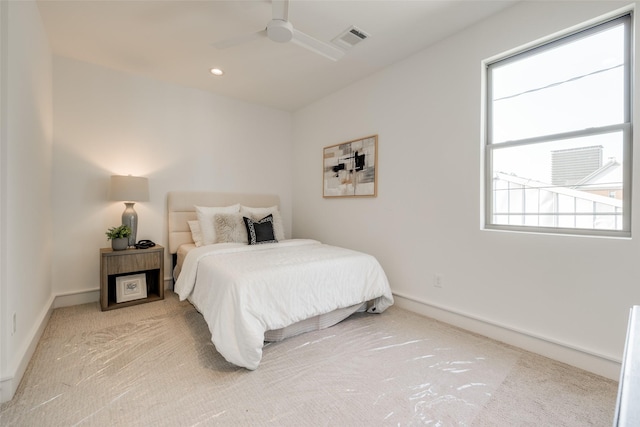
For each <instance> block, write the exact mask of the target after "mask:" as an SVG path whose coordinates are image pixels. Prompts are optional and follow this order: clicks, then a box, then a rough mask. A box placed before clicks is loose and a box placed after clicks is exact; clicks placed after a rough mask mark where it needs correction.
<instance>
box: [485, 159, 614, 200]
mask: <svg viewBox="0 0 640 427" xmlns="http://www.w3.org/2000/svg"><path fill="white" fill-rule="evenodd" d="M605 166H606V165H605ZM603 168H604V166H603ZM601 169H602V168H601ZM599 170H600V169H599ZM596 172H597V171H596ZM596 172H594V174H595V173H596ZM592 175H593V174H592ZM494 178H497V179H500V180H502V181H507V182H511V183H513V184H517V185H521V186H523V187H529V188H538V189H540V190H544V191H548V192H550V193H556V194H562V195H564V196H569V197H575V198H577V199H583V200H589V201H592V202H597V203H603V204H606V205H610V206H614V207H619V208H622V200H618V199H614V198H613V197H605V196H600V195H598V194H592V193H588V192H586V191H580V190H575V189H573V188H569V187H558V186H554V185H552V184H548V183H545V182H540V181H536V180H533V179H528V178H521V177H519V176H517V175H513V174H507V173H504V172H496V173H495V176H494ZM585 179H586V178H585ZM598 188H600V187H598ZM589 189H591V188H589Z"/></svg>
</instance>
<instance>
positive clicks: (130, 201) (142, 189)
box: [109, 175, 149, 247]
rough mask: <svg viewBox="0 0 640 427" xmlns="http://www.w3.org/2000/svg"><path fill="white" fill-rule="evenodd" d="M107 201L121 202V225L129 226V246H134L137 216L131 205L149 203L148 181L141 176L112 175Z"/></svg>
mask: <svg viewBox="0 0 640 427" xmlns="http://www.w3.org/2000/svg"><path fill="white" fill-rule="evenodd" d="M109 199H111V200H117V201H123V202H124V205H125V206H126V207H125V210H124V212H123V213H122V224H124V225H127V226H129V228H130V229H131V235H130V236H129V246H130V247H131V246H135V244H136V233H137V231H138V214H137V213H136V211H135V209H133V205H134V204H135V202H147V201H149V180H148V179H147V178H145V177H141V176H131V175H127V176H124V175H112V176H111V185H110V187H109Z"/></svg>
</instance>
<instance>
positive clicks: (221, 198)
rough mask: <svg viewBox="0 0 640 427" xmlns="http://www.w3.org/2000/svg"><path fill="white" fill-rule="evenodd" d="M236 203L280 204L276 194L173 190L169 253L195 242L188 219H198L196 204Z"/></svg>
mask: <svg viewBox="0 0 640 427" xmlns="http://www.w3.org/2000/svg"><path fill="white" fill-rule="evenodd" d="M235 203H240V204H241V205H245V206H251V207H265V208H266V207H270V206H280V197H278V196H277V195H274V194H243V193H216V192H204V191H172V192H169V194H168V195H167V208H168V214H169V218H168V222H169V253H172V254H175V253H176V252H177V251H178V248H179V247H180V245H182V244H185V243H193V239H192V238H191V230H190V229H189V224H188V223H187V221H191V220H195V219H198V217H197V215H196V208H195V206H229V205H233V204H235Z"/></svg>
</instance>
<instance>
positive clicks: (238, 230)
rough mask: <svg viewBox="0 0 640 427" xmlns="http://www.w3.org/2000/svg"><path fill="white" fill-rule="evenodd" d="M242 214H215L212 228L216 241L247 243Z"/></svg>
mask: <svg viewBox="0 0 640 427" xmlns="http://www.w3.org/2000/svg"><path fill="white" fill-rule="evenodd" d="M242 216H243V215H242V214H240V213H229V214H215V215H214V216H213V228H215V230H216V243H228V242H234V243H245V244H246V243H248V242H249V240H248V238H247V228H246V226H245V224H244V221H243V220H242Z"/></svg>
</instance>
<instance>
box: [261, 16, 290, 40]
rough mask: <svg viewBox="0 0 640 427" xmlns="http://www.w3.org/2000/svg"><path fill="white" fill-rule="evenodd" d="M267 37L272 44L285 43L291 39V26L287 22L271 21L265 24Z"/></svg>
mask: <svg viewBox="0 0 640 427" xmlns="http://www.w3.org/2000/svg"><path fill="white" fill-rule="evenodd" d="M267 37H269V38H270V39H271V40H273V41H274V42H278V43H286V42H288V41H290V40H291V39H292V38H293V25H291V22H289V21H283V20H281V19H272V20H271V21H269V23H268V24H267Z"/></svg>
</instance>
